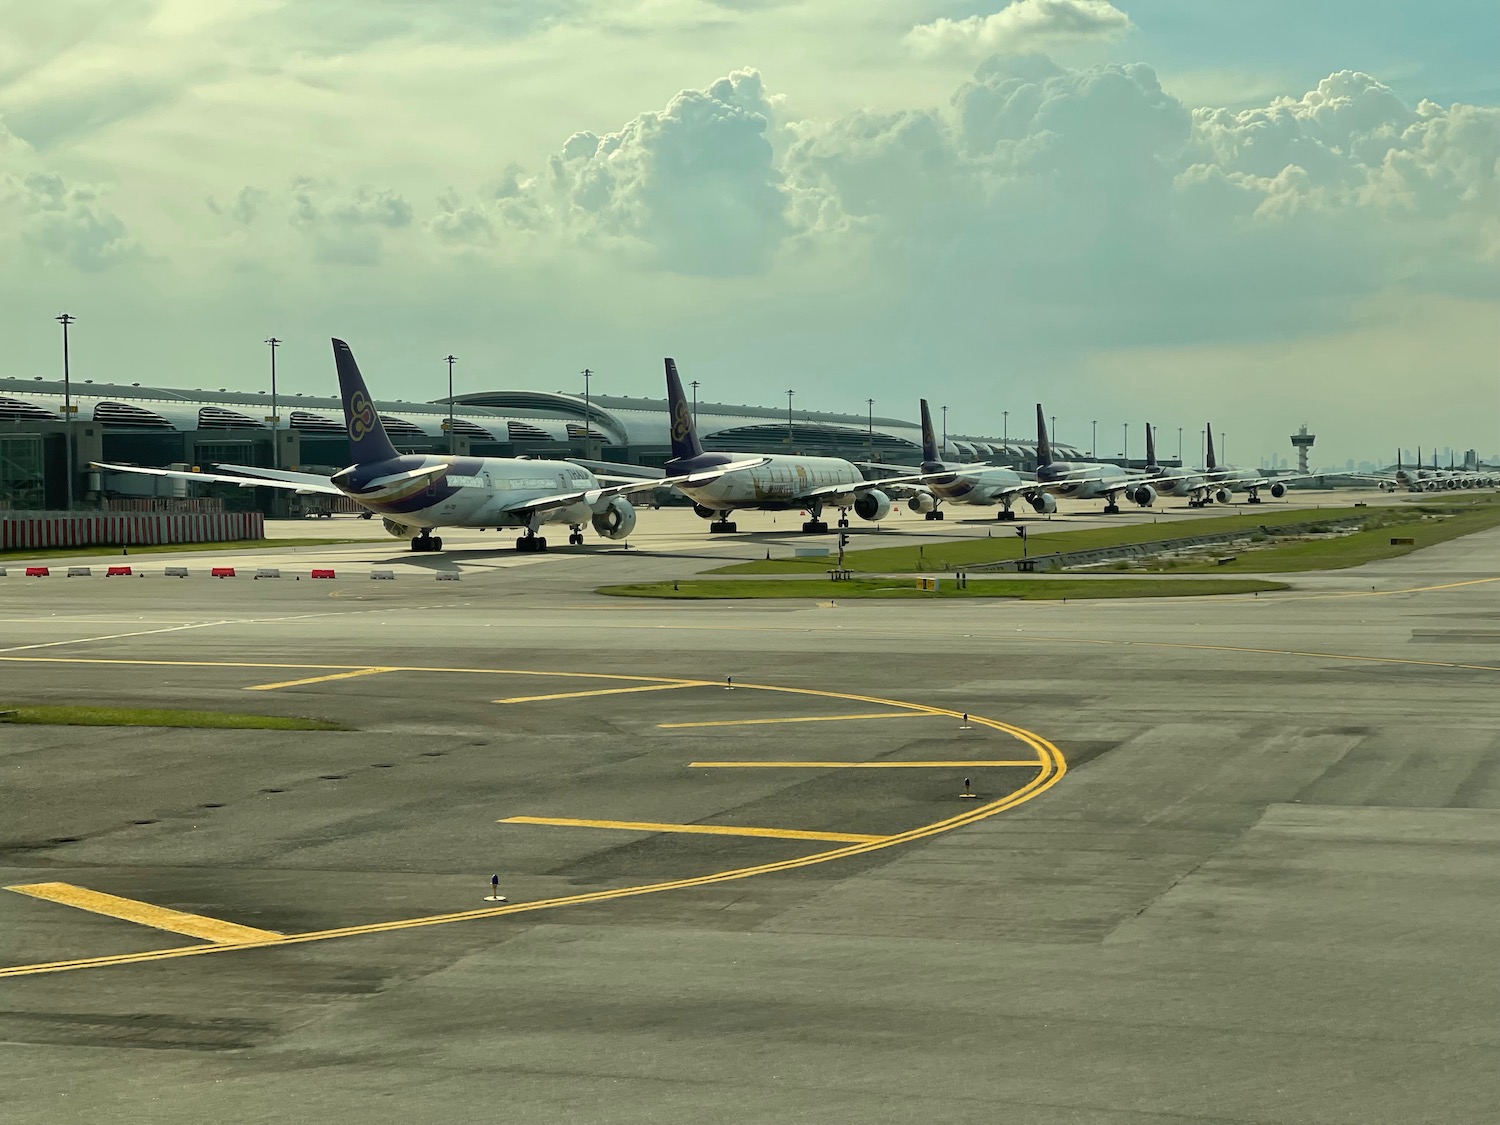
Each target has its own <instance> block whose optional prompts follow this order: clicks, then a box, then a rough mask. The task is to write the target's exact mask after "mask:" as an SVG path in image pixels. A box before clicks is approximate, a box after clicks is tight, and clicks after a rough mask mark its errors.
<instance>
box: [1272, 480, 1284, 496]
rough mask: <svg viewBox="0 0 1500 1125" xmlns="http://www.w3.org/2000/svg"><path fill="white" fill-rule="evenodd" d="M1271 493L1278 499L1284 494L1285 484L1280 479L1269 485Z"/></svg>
mask: <svg viewBox="0 0 1500 1125" xmlns="http://www.w3.org/2000/svg"><path fill="white" fill-rule="evenodd" d="M1271 495H1272V496H1273V497H1274V498H1275V499H1277V500H1280V499H1281V498H1282V497H1283V496H1285V495H1286V485H1284V484H1282V483H1281V482H1280V481H1277V482H1275V483H1274V484H1273V485H1271Z"/></svg>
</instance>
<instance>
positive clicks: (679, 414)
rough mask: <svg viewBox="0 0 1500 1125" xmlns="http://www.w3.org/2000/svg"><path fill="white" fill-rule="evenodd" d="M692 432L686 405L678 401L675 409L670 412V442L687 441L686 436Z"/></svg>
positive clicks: (691, 422) (690, 419) (691, 423)
mask: <svg viewBox="0 0 1500 1125" xmlns="http://www.w3.org/2000/svg"><path fill="white" fill-rule="evenodd" d="M692 432H693V420H692V418H690V417H689V416H688V404H687V403H685V402H682V401H680V400H679V401H678V403H677V407H676V409H675V410H673V411H672V440H673V441H687V437H688V434H690V433H692Z"/></svg>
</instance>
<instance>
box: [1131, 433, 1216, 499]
mask: <svg viewBox="0 0 1500 1125" xmlns="http://www.w3.org/2000/svg"><path fill="white" fill-rule="evenodd" d="M1141 479H1142V480H1143V481H1144V482H1145V483H1146V484H1149V485H1150V486H1151V487H1152V488H1154V489H1155V490H1156V491H1157V493H1158V494H1159V495H1161V496H1185V497H1187V498H1188V507H1189V508H1201V507H1203V505H1205V504H1208V503H1210V502H1211V498H1210V496H1209V492H1210V490H1209V488H1208V485H1207V482H1206V481H1205V480H1204V477H1203V474H1201V473H1193V472H1186V471H1184V470H1182V469H1171V468H1167V467H1165V466H1162V465H1158V464H1157V463H1156V427H1155V426H1153V425H1152V424H1151V423H1150V422H1147V423H1146V467H1145V468H1144V469H1143V470H1142V474H1141Z"/></svg>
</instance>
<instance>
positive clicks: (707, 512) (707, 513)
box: [693, 504, 719, 520]
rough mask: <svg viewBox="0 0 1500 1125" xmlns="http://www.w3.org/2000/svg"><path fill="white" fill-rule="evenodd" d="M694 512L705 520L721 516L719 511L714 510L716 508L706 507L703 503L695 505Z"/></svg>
mask: <svg viewBox="0 0 1500 1125" xmlns="http://www.w3.org/2000/svg"><path fill="white" fill-rule="evenodd" d="M693 514H694V515H695V516H697V517H698V518H699V519H704V520H716V519H718V518H719V513H718V512H716V511H714V509H712V508H705V507H704V506H703V505H702V504H694V505H693Z"/></svg>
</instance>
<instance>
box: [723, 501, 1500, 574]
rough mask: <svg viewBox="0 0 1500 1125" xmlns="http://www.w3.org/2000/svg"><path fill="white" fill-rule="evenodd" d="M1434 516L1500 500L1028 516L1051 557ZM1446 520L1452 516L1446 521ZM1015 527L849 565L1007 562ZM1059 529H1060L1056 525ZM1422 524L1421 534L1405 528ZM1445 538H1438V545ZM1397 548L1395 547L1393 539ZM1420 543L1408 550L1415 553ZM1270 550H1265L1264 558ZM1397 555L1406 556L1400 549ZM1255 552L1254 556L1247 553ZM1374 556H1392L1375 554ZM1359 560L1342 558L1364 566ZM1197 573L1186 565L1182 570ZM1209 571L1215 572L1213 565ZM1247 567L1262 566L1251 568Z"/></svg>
mask: <svg viewBox="0 0 1500 1125" xmlns="http://www.w3.org/2000/svg"><path fill="white" fill-rule="evenodd" d="M1433 516H1439V517H1451V518H1452V519H1454V520H1460V519H1462V520H1464V521H1465V522H1464V524H1463V526H1462V528H1461V529H1458V530H1455V531H1454V532H1453V533H1452V534H1450V535H1448V536H1446V538H1452V537H1453V536H1454V535H1466V534H1468V533H1469V532H1470V531H1479V530H1482V529H1484V528H1486V527H1492V526H1495V525H1497V524H1500V497H1496V496H1494V495H1492V494H1487V495H1484V496H1472V497H1471V496H1462V497H1458V496H1455V497H1453V498H1452V499H1451V500H1449V499H1448V498H1447V497H1444V498H1443V501H1442V502H1437V503H1433V502H1428V503H1423V504H1411V505H1407V504H1402V505H1399V506H1395V507H1376V508H1353V507H1337V508H1266V507H1262V508H1260V509H1259V510H1257V511H1253V512H1248V513H1241V514H1238V515H1233V516H1200V517H1186V518H1174V517H1167V518H1166V519H1161V520H1158V521H1156V522H1153V523H1133V524H1121V525H1119V526H1117V527H1100V528H1087V529H1083V530H1061V528H1062V527H1064V526H1066V525H1051V524H1047V523H1038V522H1036V521H1027V523H1026V527H1027V534H1028V536H1029V539H1030V545H1029V551H1028V553H1029V554H1031V555H1032V556H1037V555H1051V554H1058V553H1062V552H1072V551H1095V550H1101V549H1103V548H1108V547H1119V546H1125V545H1127V544H1133V543H1154V542H1164V541H1170V540H1189V539H1194V538H1197V537H1199V536H1205V535H1222V534H1227V533H1234V532H1245V533H1247V534H1256V533H1263V534H1266V535H1270V536H1275V535H1277V534H1278V533H1279V532H1282V531H1285V532H1287V533H1290V531H1291V529H1293V528H1296V527H1301V526H1306V525H1309V524H1312V525H1321V524H1325V523H1326V524H1329V525H1332V524H1335V523H1339V522H1342V521H1348V520H1356V519H1357V520H1360V521H1362V522H1363V523H1364V524H1365V526H1366V528H1368V529H1371V530H1374V531H1375V532H1376V535H1375V538H1379V537H1380V535H1382V534H1385V536H1386V539H1387V540H1388V539H1389V538H1390V535H1389V534H1386V531H1385V529H1390V528H1398V529H1402V530H1398V531H1397V532H1396V533H1395V534H1396V535H1397V536H1404V535H1411V534H1416V536H1417V542H1418V545H1419V546H1426V545H1428V542H1427V539H1426V538H1425V537H1426V536H1428V535H1429V531H1428V530H1427V529H1429V528H1432V527H1435V526H1437V525H1438V521H1435V520H1433V519H1432V517H1433ZM1442 522H1443V523H1446V522H1447V520H1446V519H1444V520H1443V521H1442ZM1015 526H1016V525H1014V524H1001V525H998V527H997V529H996V534H995V535H994V536H993V537H992V538H986V539H961V540H953V541H949V542H942V543H916V544H913V543H910V542H906V543H903V544H902V545H901V546H897V547H881V548H876V549H874V550H862V551H850V552H848V553H847V554H846V556H845V564H844V565H845V566H847V567H848V568H849V569H851V570H856V571H865V572H867V573H869V572H874V573H880V574H919V573H922V572H924V571H925V572H932V571H937V572H942V571H949V570H954V569H957V568H959V567H969V566H978V565H980V564H982V563H991V562H1003V561H1006V560H1009V559H1018V558H1020V557H1021V540H1020V538H1019V537H1018V536H1017V535H1016V534H1015V532H1014V530H1013V529H1014V527H1015ZM1054 526H1057V527H1058V528H1059V530H1056V531H1054V530H1051V528H1052V527H1054ZM1412 527H1421V528H1422V529H1423V530H1422V531H1421V532H1420V533H1414V532H1412V531H1408V530H1404V529H1407V528H1412ZM1440 541H1441V540H1437V539H1432V540H1431V542H1440ZM1387 545H1389V544H1387ZM1412 549H1413V548H1410V547H1407V548H1405V550H1407V551H1409V550H1412ZM1269 553H1270V552H1269V551H1267V552H1257V553H1256V554H1257V557H1258V556H1259V555H1261V554H1269ZM1391 553H1392V554H1400V553H1404V551H1403V550H1402V549H1400V548H1395V549H1392V551H1391ZM1247 557H1248V556H1247ZM1370 557H1371V558H1380V557H1387V556H1384V555H1371V556H1370ZM1358 561H1367V560H1356V561H1354V562H1348V563H1342V564H1340V565H1343V566H1354V565H1357V562H1358ZM832 565H833V563H832V561H831V560H830V559H829V558H802V559H798V558H792V559H757V560H754V561H751V562H744V563H735V564H733V565H730V566H725V567H720V568H718V569H716V570H712V571H709V572H708V573H710V574H816V573H818V572H819V571H825V572H826V571H827V570H828V569H829V568H830V567H831V566H832ZM1320 565H1321V564H1319V563H1317V562H1311V563H1309V564H1307V565H1300V566H1288V567H1285V568H1284V569H1288V570H1316V569H1320ZM1178 569H1179V570H1181V571H1184V572H1189V573H1190V572H1191V571H1189V570H1188V568H1186V567H1182V568H1178ZM1208 569H1213V568H1212V567H1211V566H1210V567H1209V568H1208ZM1243 569H1246V570H1253V569H1258V568H1257V567H1255V566H1251V565H1247V566H1245V567H1244V568H1243Z"/></svg>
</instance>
